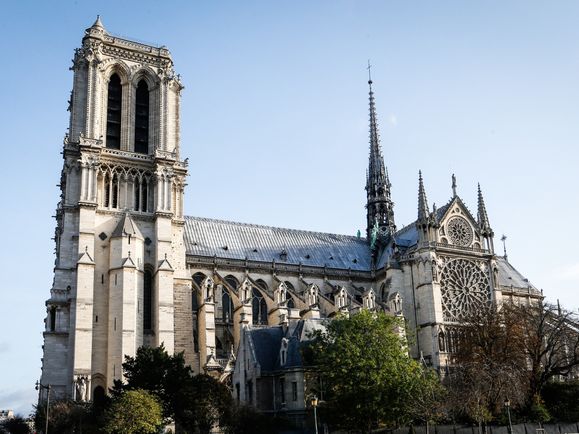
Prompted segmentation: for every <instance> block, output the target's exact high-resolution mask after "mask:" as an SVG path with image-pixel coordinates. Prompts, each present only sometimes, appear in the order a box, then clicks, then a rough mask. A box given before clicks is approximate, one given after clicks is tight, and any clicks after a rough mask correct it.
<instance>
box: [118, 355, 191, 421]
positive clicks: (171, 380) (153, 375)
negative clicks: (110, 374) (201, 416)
mask: <svg viewBox="0 0 579 434" xmlns="http://www.w3.org/2000/svg"><path fill="white" fill-rule="evenodd" d="M123 374H124V376H125V380H126V382H125V383H122V382H121V381H120V380H117V381H115V384H114V388H113V396H116V395H118V394H120V393H122V392H123V391H125V390H135V389H143V390H147V391H149V392H150V393H152V394H153V395H155V396H156V397H157V398H158V399H159V402H161V405H162V407H163V417H165V418H176V419H179V418H180V417H181V416H182V414H183V413H184V411H185V406H186V404H185V401H184V398H185V396H184V395H186V394H187V390H188V388H190V387H191V377H192V375H193V372H192V371H191V368H190V367H189V366H186V365H185V359H184V358H183V354H182V353H179V354H175V355H169V354H168V353H167V351H166V350H165V347H164V346H163V345H161V346H159V347H156V348H149V347H140V348H139V349H138V350H137V354H136V355H135V357H130V356H126V357H125V362H124V363H123Z"/></svg>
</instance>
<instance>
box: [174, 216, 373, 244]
mask: <svg viewBox="0 0 579 434" xmlns="http://www.w3.org/2000/svg"><path fill="white" fill-rule="evenodd" d="M185 220H201V221H207V222H215V223H226V224H233V225H237V226H245V227H252V228H259V229H277V230H283V231H289V232H302V233H304V232H305V233H308V234H317V235H333V236H337V237H343V238H350V239H352V240H360V242H364V243H365V242H366V238H364V237H358V236H356V235H344V234H336V233H333V232H320V231H311V230H307V229H291V228H282V227H279V226H269V225H260V224H256V223H244V222H236V221H232V220H223V219H216V218H211V217H199V216H185Z"/></svg>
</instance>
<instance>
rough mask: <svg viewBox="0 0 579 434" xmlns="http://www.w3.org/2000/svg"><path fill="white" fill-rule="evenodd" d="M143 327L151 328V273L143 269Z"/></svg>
mask: <svg viewBox="0 0 579 434" xmlns="http://www.w3.org/2000/svg"><path fill="white" fill-rule="evenodd" d="M143 328H144V329H145V330H151V329H152V328H153V274H152V273H151V271H150V270H145V275H144V276H143Z"/></svg>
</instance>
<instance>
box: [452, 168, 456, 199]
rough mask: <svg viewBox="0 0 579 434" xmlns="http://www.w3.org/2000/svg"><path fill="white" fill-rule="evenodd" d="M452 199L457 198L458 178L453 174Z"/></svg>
mask: <svg viewBox="0 0 579 434" xmlns="http://www.w3.org/2000/svg"><path fill="white" fill-rule="evenodd" d="M452 197H456V176H454V173H453V174H452Z"/></svg>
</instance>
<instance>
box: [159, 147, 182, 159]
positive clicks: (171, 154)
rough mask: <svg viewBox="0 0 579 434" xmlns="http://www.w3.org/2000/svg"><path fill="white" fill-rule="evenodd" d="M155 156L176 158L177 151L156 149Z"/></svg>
mask: <svg viewBox="0 0 579 434" xmlns="http://www.w3.org/2000/svg"><path fill="white" fill-rule="evenodd" d="M155 157H157V158H165V159H167V160H176V159H177V153H176V152H173V151H166V150H164V149H155Z"/></svg>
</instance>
